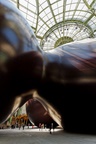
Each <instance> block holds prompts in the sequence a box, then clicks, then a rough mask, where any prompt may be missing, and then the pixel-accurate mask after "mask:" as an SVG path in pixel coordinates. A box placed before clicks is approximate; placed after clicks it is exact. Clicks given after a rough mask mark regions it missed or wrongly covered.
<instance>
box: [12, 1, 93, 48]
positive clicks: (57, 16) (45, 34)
mask: <svg viewBox="0 0 96 144" xmlns="http://www.w3.org/2000/svg"><path fill="white" fill-rule="evenodd" d="M10 1H11V2H12V3H14V4H15V6H16V7H17V8H18V9H19V10H20V11H21V13H22V14H23V15H24V17H25V18H26V20H27V21H28V22H29V24H30V26H31V27H32V28H33V30H34V33H35V35H36V37H37V39H38V42H39V44H40V46H41V48H42V49H43V50H49V49H53V48H55V47H57V46H59V45H62V44H64V43H68V42H70V41H78V40H82V39H85V38H91V37H96V0H10Z"/></svg>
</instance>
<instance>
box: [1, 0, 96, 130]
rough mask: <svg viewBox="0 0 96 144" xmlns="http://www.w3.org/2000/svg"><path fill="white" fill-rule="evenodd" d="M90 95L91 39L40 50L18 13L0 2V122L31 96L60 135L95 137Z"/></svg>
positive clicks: (94, 71)
mask: <svg viewBox="0 0 96 144" xmlns="http://www.w3.org/2000/svg"><path fill="white" fill-rule="evenodd" d="M95 97H96V38H94V39H91V38H90V39H86V40H82V41H78V42H71V43H69V44H65V45H62V46H59V47H57V48H55V49H53V50H50V51H48V52H44V51H43V50H42V49H41V48H40V47H39V45H38V42H37V40H36V37H35V35H34V33H33V31H32V29H31V27H30V26H29V25H28V23H27V21H26V20H25V19H24V18H23V16H22V15H21V14H20V12H19V10H18V9H17V8H15V6H13V5H12V4H11V3H10V2H9V1H6V0H2V1H0V123H2V122H4V121H5V120H6V119H8V118H9V117H10V115H11V114H12V113H14V112H15V111H16V110H17V109H18V108H19V107H21V106H22V105H23V104H24V103H25V102H26V101H28V100H29V99H31V98H33V99H35V100H37V101H39V102H40V103H41V104H42V106H43V107H44V108H45V110H46V111H47V112H48V114H49V115H50V117H51V118H52V119H53V120H54V121H55V122H56V123H57V124H58V125H60V126H62V127H63V128H64V130H65V131H67V132H79V133H96V116H95V112H96V100H95ZM38 111H39V109H38ZM35 113H36V111H35ZM33 119H34V118H33ZM37 120H38V116H37ZM37 120H36V117H35V119H34V123H35V122H36V121H37Z"/></svg>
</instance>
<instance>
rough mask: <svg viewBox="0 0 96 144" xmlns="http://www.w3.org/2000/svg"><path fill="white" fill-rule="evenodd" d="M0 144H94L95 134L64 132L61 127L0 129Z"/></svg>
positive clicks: (95, 140) (95, 142) (95, 141)
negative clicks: (50, 128)
mask: <svg viewBox="0 0 96 144" xmlns="http://www.w3.org/2000/svg"><path fill="white" fill-rule="evenodd" d="M0 144H96V136H95V135H81V134H69V133H65V132H64V131H63V130H62V129H59V128H57V129H55V130H54V132H53V131H52V133H51V134H50V133H49V129H41V130H39V129H38V128H34V129H32V127H30V128H29V129H28V127H25V129H24V130H23V129H22V128H21V129H20V130H19V129H18V128H15V129H0Z"/></svg>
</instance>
